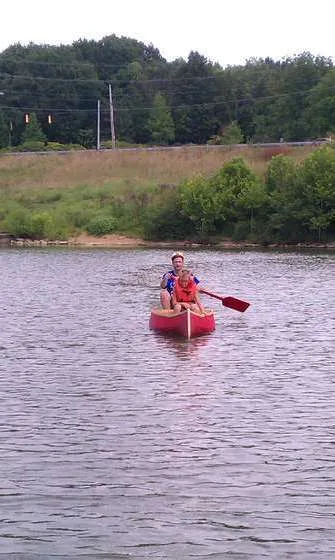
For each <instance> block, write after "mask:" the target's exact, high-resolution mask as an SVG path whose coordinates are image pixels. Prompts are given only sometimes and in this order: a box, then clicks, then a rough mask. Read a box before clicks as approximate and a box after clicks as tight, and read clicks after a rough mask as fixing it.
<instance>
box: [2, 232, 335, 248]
mask: <svg viewBox="0 0 335 560" xmlns="http://www.w3.org/2000/svg"><path fill="white" fill-rule="evenodd" d="M1 245H2V246H10V247H69V248H106V249H107V248H110V249H118V248H143V249H148V248H155V249H169V248H175V249H192V248H210V249H326V250H335V241H333V242H329V243H323V242H320V243H318V242H308V243H269V244H264V243H252V242H248V241H232V240H229V239H227V240H222V241H219V242H217V243H200V242H193V241H188V240H177V241H176V240H175V241H146V240H144V239H141V238H139V237H129V236H126V235H117V234H109V235H102V236H101V237H94V236H92V235H87V234H80V235H79V236H77V237H72V238H70V239H69V240H66V241H59V240H56V241H50V240H45V239H40V240H33V239H22V238H19V239H13V238H3V239H2V243H1Z"/></svg>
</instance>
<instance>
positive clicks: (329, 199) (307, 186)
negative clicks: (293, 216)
mask: <svg viewBox="0 0 335 560" xmlns="http://www.w3.org/2000/svg"><path fill="white" fill-rule="evenodd" d="M301 184H302V192H301V196H302V200H303V213H302V219H303V222H304V224H305V225H306V226H307V227H308V229H309V230H310V231H315V232H316V235H317V239H318V241H321V240H322V238H323V237H326V236H327V233H330V234H334V233H335V152H334V150H332V149H331V148H328V147H325V148H320V149H319V150H316V151H315V152H314V153H313V154H312V155H310V156H309V157H308V158H307V159H306V160H305V161H304V163H303V164H302V168H301Z"/></svg>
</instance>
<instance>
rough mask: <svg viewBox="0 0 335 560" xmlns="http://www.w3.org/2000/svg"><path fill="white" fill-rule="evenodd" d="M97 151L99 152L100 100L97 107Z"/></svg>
mask: <svg viewBox="0 0 335 560" xmlns="http://www.w3.org/2000/svg"><path fill="white" fill-rule="evenodd" d="M97 150H100V99H98V107H97Z"/></svg>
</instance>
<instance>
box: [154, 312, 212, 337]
mask: <svg viewBox="0 0 335 560" xmlns="http://www.w3.org/2000/svg"><path fill="white" fill-rule="evenodd" d="M149 327H150V329H152V330H155V331H160V332H165V333H168V334H175V335H178V336H182V337H183V338H187V339H189V338H193V337H196V336H202V335H204V334H208V333H210V332H212V331H214V330H215V318H214V313H213V311H212V310H210V309H208V310H206V313H205V314H204V315H200V314H199V313H195V312H194V311H190V310H189V309H185V310H184V311H181V312H180V313H177V312H176V311H173V310H170V309H152V311H151V315H150V321H149Z"/></svg>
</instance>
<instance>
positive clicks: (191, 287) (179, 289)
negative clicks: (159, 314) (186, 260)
mask: <svg viewBox="0 0 335 560" xmlns="http://www.w3.org/2000/svg"><path fill="white" fill-rule="evenodd" d="M196 292H197V285H196V283H195V282H194V280H189V281H188V284H187V286H186V287H185V288H184V287H183V286H181V285H180V281H179V278H177V279H176V283H175V285H174V294H175V296H176V300H177V301H185V302H188V303H192V302H193V303H194V302H195V294H196Z"/></svg>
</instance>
